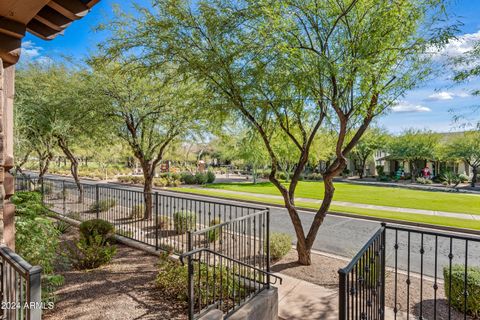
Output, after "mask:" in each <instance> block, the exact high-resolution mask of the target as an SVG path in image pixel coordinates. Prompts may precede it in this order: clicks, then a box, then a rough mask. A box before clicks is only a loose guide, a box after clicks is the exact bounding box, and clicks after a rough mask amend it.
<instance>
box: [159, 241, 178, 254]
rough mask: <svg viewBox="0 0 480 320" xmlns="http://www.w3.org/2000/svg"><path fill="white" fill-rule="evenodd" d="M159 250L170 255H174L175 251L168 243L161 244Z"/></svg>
mask: <svg viewBox="0 0 480 320" xmlns="http://www.w3.org/2000/svg"><path fill="white" fill-rule="evenodd" d="M158 248H159V249H160V250H163V251H165V252H168V253H173V251H174V250H175V249H174V248H173V246H172V245H170V244H167V243H160V244H159V245H158Z"/></svg>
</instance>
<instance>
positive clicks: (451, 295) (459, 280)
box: [443, 264, 480, 318]
mask: <svg viewBox="0 0 480 320" xmlns="http://www.w3.org/2000/svg"><path fill="white" fill-rule="evenodd" d="M443 277H444V280H445V282H444V286H445V295H446V297H447V300H449V301H450V304H451V306H452V307H453V308H454V309H457V310H458V311H460V312H463V310H464V306H465V295H464V289H465V266H464V265H461V264H456V265H453V266H452V274H451V275H450V269H449V267H444V268H443ZM450 281H451V290H450ZM466 289H467V309H466V311H467V313H468V314H470V315H471V316H473V317H475V318H477V317H479V316H480V267H468V268H467V288H466Z"/></svg>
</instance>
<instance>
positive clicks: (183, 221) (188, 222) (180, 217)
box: [173, 210, 197, 234]
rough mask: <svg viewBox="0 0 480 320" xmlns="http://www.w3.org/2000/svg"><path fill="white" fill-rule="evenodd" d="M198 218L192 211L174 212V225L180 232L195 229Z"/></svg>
mask: <svg viewBox="0 0 480 320" xmlns="http://www.w3.org/2000/svg"><path fill="white" fill-rule="evenodd" d="M196 220H197V216H196V215H195V213H194V212H191V211H187V210H182V211H177V212H175V213H174V214H173V225H174V227H175V230H176V231H177V233H178V234H182V233H185V232H187V231H190V230H193V229H194V228H195V224H196V222H197V221H196Z"/></svg>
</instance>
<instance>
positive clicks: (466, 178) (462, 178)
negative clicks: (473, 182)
mask: <svg viewBox="0 0 480 320" xmlns="http://www.w3.org/2000/svg"><path fill="white" fill-rule="evenodd" d="M458 179H459V180H460V181H461V182H462V183H465V182H468V180H469V178H468V176H467V175H466V174H463V173H461V174H459V175H458Z"/></svg>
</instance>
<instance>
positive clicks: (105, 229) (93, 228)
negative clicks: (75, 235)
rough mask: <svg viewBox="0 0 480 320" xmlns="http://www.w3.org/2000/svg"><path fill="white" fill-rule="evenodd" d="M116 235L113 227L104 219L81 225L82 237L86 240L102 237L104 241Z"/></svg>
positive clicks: (84, 222)
mask: <svg viewBox="0 0 480 320" xmlns="http://www.w3.org/2000/svg"><path fill="white" fill-rule="evenodd" d="M114 233H115V228H114V227H113V225H112V224H111V223H110V222H108V221H105V220H102V219H92V220H87V221H83V222H82V223H80V236H81V237H82V238H85V239H87V240H88V239H90V238H92V237H95V236H100V237H101V238H102V239H103V240H105V241H107V240H109V239H110V238H111V237H112V236H113V234H114Z"/></svg>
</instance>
